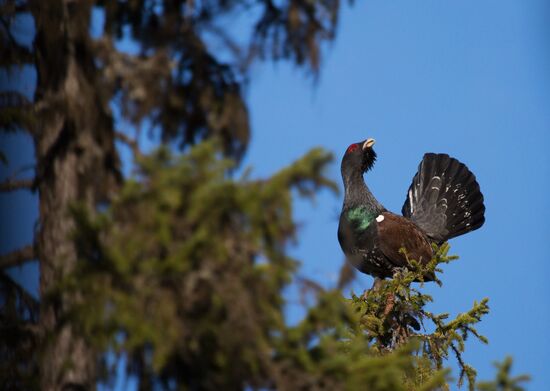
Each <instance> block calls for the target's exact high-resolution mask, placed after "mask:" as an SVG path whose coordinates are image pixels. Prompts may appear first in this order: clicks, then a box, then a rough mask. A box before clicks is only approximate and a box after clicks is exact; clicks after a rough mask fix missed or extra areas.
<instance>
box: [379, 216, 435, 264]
mask: <svg viewBox="0 0 550 391" xmlns="http://www.w3.org/2000/svg"><path fill="white" fill-rule="evenodd" d="M382 216H383V217H384V218H383V219H382V218H381V217H380V216H379V217H378V219H377V220H376V221H377V223H378V238H379V247H380V250H381V251H382V252H383V253H384V255H385V256H386V257H388V258H389V260H390V261H391V262H392V263H393V264H395V265H396V266H398V267H401V266H406V265H407V259H406V257H405V255H404V254H402V253H400V252H399V249H401V248H404V249H405V250H406V252H407V255H408V257H409V260H411V259H414V260H416V261H418V262H421V263H423V264H426V263H428V262H429V261H430V260H431V259H432V246H431V245H430V243H429V242H428V240H427V239H426V235H425V234H424V233H423V232H422V231H421V230H420V228H418V227H417V226H416V225H415V224H414V223H413V222H412V221H410V220H409V219H406V218H404V217H401V216H397V215H395V214H393V213H389V212H384V213H382Z"/></svg>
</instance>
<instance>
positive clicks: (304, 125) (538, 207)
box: [0, 0, 550, 390]
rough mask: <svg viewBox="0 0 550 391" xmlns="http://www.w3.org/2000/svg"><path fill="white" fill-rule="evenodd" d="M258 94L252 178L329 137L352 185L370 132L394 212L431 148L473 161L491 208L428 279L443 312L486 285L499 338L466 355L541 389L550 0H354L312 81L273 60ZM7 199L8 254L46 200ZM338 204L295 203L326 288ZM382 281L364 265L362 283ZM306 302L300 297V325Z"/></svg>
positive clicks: (546, 315)
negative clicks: (353, 157)
mask: <svg viewBox="0 0 550 391" xmlns="http://www.w3.org/2000/svg"><path fill="white" fill-rule="evenodd" d="M235 27H236V28H237V29H238V28H239V26H235ZM247 100H248V102H249V108H250V112H251V118H252V126H253V130H252V132H253V133H252V143H251V145H250V148H249V151H248V154H247V156H246V158H245V161H244V165H251V166H254V173H255V174H254V175H256V176H266V175H270V174H272V173H273V172H275V171H277V170H278V169H280V168H282V167H283V166H285V165H287V164H289V163H290V162H291V161H293V160H294V159H296V158H298V157H299V156H301V155H302V154H303V153H305V152H306V151H307V150H309V149H310V148H312V147H313V146H323V147H325V148H327V149H329V150H331V151H332V152H334V154H335V156H336V160H335V162H334V164H333V165H332V166H331V168H330V171H329V174H330V176H331V177H332V178H334V179H335V180H337V181H338V182H339V183H340V174H339V163H340V162H339V161H340V158H341V155H342V154H343V152H344V150H345V149H346V147H347V146H348V145H349V144H350V143H352V142H356V141H360V140H363V139H365V138H367V137H374V138H375V139H376V140H377V143H376V145H375V149H376V151H377V152H378V156H379V159H378V161H377V163H376V165H375V167H374V170H373V171H372V172H370V173H368V174H367V176H366V180H367V183H368V184H369V186H370V188H371V190H372V191H373V193H374V194H375V196H376V197H377V198H378V199H379V200H380V201H381V202H382V203H383V204H384V205H385V206H386V207H387V208H388V209H390V210H393V211H395V212H398V211H400V210H401V205H402V203H403V201H404V200H405V193H406V190H407V188H408V186H409V184H410V181H411V179H412V177H413V175H414V173H415V171H416V168H417V165H418V163H419V161H420V159H421V158H422V155H423V154H424V153H425V152H445V153H448V154H450V155H451V156H454V157H456V158H458V159H459V160H461V161H463V162H464V163H466V164H467V165H468V166H469V167H470V169H471V170H472V171H473V172H474V173H475V175H476V176H477V178H478V181H479V183H480V185H481V190H482V192H483V194H484V196H485V203H486V207H487V212H486V219H487V220H486V224H485V225H484V226H483V227H482V228H481V229H480V230H478V231H475V232H473V233H469V234H467V235H465V236H463V237H459V238H456V239H454V240H452V241H451V245H452V252H453V253H455V254H458V255H460V257H461V259H460V260H458V261H456V262H454V263H452V264H451V265H447V266H446V267H445V273H444V275H443V282H444V285H443V287H442V288H438V287H436V286H435V284H429V286H427V287H426V290H427V291H428V292H430V293H431V294H432V295H433V296H434V298H435V303H434V305H432V307H431V309H432V310H433V311H434V312H445V311H450V312H451V315H454V314H457V313H459V312H461V311H464V310H467V309H469V308H470V307H471V305H472V303H473V301H474V300H480V299H482V298H484V297H489V298H490V307H491V313H490V314H489V315H488V316H487V317H486V318H485V319H484V320H483V321H482V322H481V324H480V326H479V328H478V330H479V331H480V332H481V333H482V334H484V335H486V336H487V337H488V338H489V345H482V344H481V343H479V342H477V341H475V340H469V342H468V344H467V352H466V354H465V359H466V361H467V362H468V363H470V364H472V365H473V366H474V367H475V368H477V369H478V372H479V378H480V379H488V378H492V377H493V374H494V370H493V367H492V364H491V363H492V362H493V361H495V360H501V359H503V358H504V357H505V356H506V355H508V354H510V355H512V356H513V357H514V360H515V364H514V373H524V372H525V373H529V374H531V376H532V377H533V380H532V381H531V383H529V385H528V389H529V390H544V389H545V386H546V387H547V385H548V384H550V373H549V371H548V352H549V351H550V338H549V337H548V334H547V332H548V331H547V330H548V329H549V326H550V305H549V303H548V300H549V299H550V284H549V283H548V282H547V280H546V278H547V276H549V275H550V264H549V261H550V259H549V258H550V256H549V254H548V251H547V246H548V243H549V242H550V206H549V203H548V202H547V197H548V194H549V191H550V158H549V154H548V153H547V149H548V147H550V2H548V1H546V0H530V1H529V2H527V1H524V0H500V1H494V0H485V1H481V2H480V1H473V0H461V1H441V0H423V1H415V2H412V1H406V0H401V1H397V0H396V1H391V2H389V1H387V0H386V1H384V0H377V1H370V0H363V1H357V2H356V4H355V5H354V6H353V7H350V6H348V5H345V6H344V7H343V12H342V14H341V18H340V27H339V30H338V35H337V38H336V41H335V42H334V43H333V44H331V45H330V47H328V50H327V51H326V55H325V57H324V63H323V65H322V72H321V76H320V78H319V80H318V82H317V83H316V84H315V83H313V82H312V80H311V79H309V80H308V79H306V78H304V77H303V73H302V72H300V71H299V70H297V69H295V68H294V67H292V66H289V65H286V64H284V63H279V64H276V65H271V64H264V65H261V66H256V67H255V68H254V69H253V74H252V83H251V85H250V87H249V89H248V91H247ZM7 141H9V142H10V151H9V152H10V155H12V159H14V161H13V163H14V165H16V163H17V162H20V163H21V162H22V163H29V161H28V159H27V158H25V155H26V153H22V152H21V151H26V152H27V153H30V151H31V147H30V145H29V143H28V141H27V142H25V141H24V140H21V139H20V138H19V139H13V138H10V139H9V140H7ZM25 159H27V160H25ZM5 175H6V173H5V170H4V171H3V172H2V176H5ZM0 197H4V198H3V199H2V201H4V200H7V199H8V198H6V197H12V198H9V202H10V203H11V205H10V206H9V207H5V206H2V208H1V209H0V218H1V221H3V222H6V221H7V222H17V223H18V224H13V225H12V224H9V225H10V227H8V226H7V225H5V224H2V228H1V230H0V240H1V242H2V246H1V247H2V250H3V251H4V250H5V251H7V249H9V248H12V247H17V245H22V244H24V243H25V242H27V241H28V240H29V237H30V235H32V227H33V221H34V218H35V217H36V210H35V209H33V208H29V207H28V205H29V201H32V199H31V198H30V197H29V196H27V195H25V194H23V193H21V192H20V193H18V195H17V197H13V196H7V195H2V194H0ZM341 202H342V197H341V195H340V196H334V195H333V194H330V193H328V192H323V193H321V194H320V195H319V197H317V199H316V201H315V203H314V204H313V205H312V204H311V203H309V202H304V201H300V200H298V201H297V202H296V211H295V216H296V218H297V219H298V220H299V221H300V222H301V229H300V232H299V245H298V246H296V247H295V248H292V250H291V251H292V253H293V254H294V255H296V256H297V257H298V258H300V259H301V260H302V261H303V262H304V263H303V266H302V269H301V273H302V274H304V275H306V276H308V277H312V278H314V279H316V280H318V281H321V282H322V283H323V284H324V285H325V286H333V285H334V284H335V281H336V278H337V273H338V270H339V267H340V266H341V263H342V261H343V256H342V253H341V250H340V248H339V245H338V241H337V239H336V230H337V217H338V214H339V212H340V207H341ZM2 205H6V203H5V202H2ZM12 227H13V228H12ZM27 271H28V268H27V269H23V270H19V271H18V270H16V271H14V273H17V274H18V275H19V276H22V275H23V274H25V273H26V272H27ZM30 275H34V276H35V277H34V281H36V273H31V274H30ZM371 283H372V279H371V278H370V277H368V276H363V275H361V276H359V277H358V279H357V281H356V282H355V283H354V284H353V286H352V289H353V290H354V291H355V292H360V291H362V290H363V289H365V288H368V287H370V285H371ZM35 284H36V283H35ZM35 286H36V285H35ZM289 294H290V295H292V291H290V293H289ZM299 314H300V310H299V309H298V308H296V306H291V307H290V308H289V318H290V319H291V321H296V319H297V318H298V317H299ZM451 361H452V360H451ZM454 374H455V375H457V373H456V372H455V373H454ZM129 384H131V383H129Z"/></svg>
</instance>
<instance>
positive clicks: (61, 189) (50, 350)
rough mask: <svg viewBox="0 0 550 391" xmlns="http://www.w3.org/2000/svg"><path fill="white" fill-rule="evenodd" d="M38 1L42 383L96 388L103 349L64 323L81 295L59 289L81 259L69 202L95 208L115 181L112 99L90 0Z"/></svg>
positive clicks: (35, 12)
mask: <svg viewBox="0 0 550 391" xmlns="http://www.w3.org/2000/svg"><path fill="white" fill-rule="evenodd" d="M31 7H32V8H31V10H32V14H33V16H34V18H35V23H36V31H37V33H36V39H35V50H36V68H37V73H38V82H37V90H36V95H35V107H36V114H37V118H38V126H37V128H36V129H34V130H33V137H34V143H35V153H36V162H37V173H36V174H37V186H38V191H39V196H40V201H39V208H40V221H39V232H38V233H37V248H38V257H39V260H40V293H41V310H40V312H41V315H40V325H41V328H42V331H43V335H44V336H45V341H46V343H45V346H44V351H43V356H42V361H41V368H40V377H41V390H44V391H47V390H76V389H92V388H94V387H95V381H96V373H95V372H96V361H97V357H96V355H95V354H94V351H93V349H92V348H91V346H90V345H89V344H87V342H86V341H85V340H84V339H82V338H81V337H79V336H78V332H77V330H75V329H74V328H73V327H72V326H71V325H70V322H68V323H62V319H63V317H64V315H65V314H66V310H67V309H68V308H69V307H70V305H71V303H73V302H74V300H78V298H74V297H67V296H66V295H65V294H63V293H61V294H55V293H52V289H54V288H55V287H56V285H57V284H59V283H60V281H61V280H62V279H63V278H64V277H66V276H67V275H68V274H69V273H71V271H72V270H74V268H75V265H76V262H77V260H78V254H77V249H76V247H75V245H74V243H73V241H72V240H71V237H70V236H71V231H72V230H73V229H74V222H73V219H72V217H71V215H70V213H69V207H70V206H71V205H73V204H75V203H84V204H85V205H86V206H88V207H89V208H90V209H93V208H94V207H95V206H96V204H97V203H98V202H101V201H103V200H105V199H106V197H107V196H108V192H110V191H113V190H114V187H115V186H116V179H117V174H118V157H117V154H116V151H115V148H114V132H113V124H112V118H111V116H110V113H109V109H108V102H105V101H104V99H102V98H103V97H102V96H101V94H100V92H98V91H100V89H99V88H98V80H97V75H96V73H97V72H96V68H95V65H94V61H93V55H92V50H91V45H90V41H89V34H88V30H89V21H90V11H91V2H89V1H68V0H49V1H43V0H35V1H31Z"/></svg>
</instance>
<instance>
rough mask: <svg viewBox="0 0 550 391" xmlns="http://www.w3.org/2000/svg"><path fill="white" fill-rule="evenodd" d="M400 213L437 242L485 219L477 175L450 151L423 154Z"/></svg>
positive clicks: (473, 228) (466, 229) (477, 224)
mask: <svg viewBox="0 0 550 391" xmlns="http://www.w3.org/2000/svg"><path fill="white" fill-rule="evenodd" d="M401 212H402V213H403V216H405V217H408V218H410V219H411V220H412V221H413V222H414V223H416V225H418V226H419V227H420V228H422V229H423V230H424V231H425V232H426V233H427V234H428V236H429V237H430V238H431V239H433V240H435V241H437V242H444V241H446V240H448V239H450V238H454V237H455V236H459V235H463V234H465V233H466V232H470V231H473V230H475V229H478V228H479V227H481V226H482V225H483V223H484V222H485V216H484V214H485V205H484V204H483V194H481V191H480V190H479V184H478V183H477V181H476V178H475V176H474V174H472V172H471V171H470V170H469V169H468V167H466V166H465V165H464V164H463V163H461V162H459V161H458V160H456V159H454V158H452V157H449V155H447V154H435V153H427V154H425V155H424V158H423V159H422V161H421V162H420V165H419V167H418V172H417V173H416V175H415V176H414V178H413V181H412V184H411V186H410V187H409V191H408V194H407V199H406V200H405V204H404V205H403V208H402V210H401Z"/></svg>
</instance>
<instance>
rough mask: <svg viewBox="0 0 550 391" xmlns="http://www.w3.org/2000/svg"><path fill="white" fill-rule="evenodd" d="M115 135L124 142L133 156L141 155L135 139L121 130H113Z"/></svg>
mask: <svg viewBox="0 0 550 391" xmlns="http://www.w3.org/2000/svg"><path fill="white" fill-rule="evenodd" d="M115 137H116V138H117V139H118V140H119V141H122V142H123V143H124V144H126V145H127V146H128V147H129V148H130V149H131V150H132V152H133V154H134V157H139V156H141V151H140V150H139V145H138V143H137V141H136V140H135V139H133V138H132V137H130V136H128V135H127V134H124V133H122V132H115Z"/></svg>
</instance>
